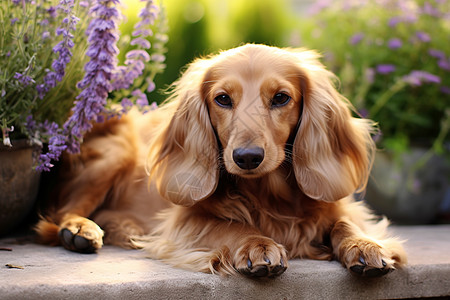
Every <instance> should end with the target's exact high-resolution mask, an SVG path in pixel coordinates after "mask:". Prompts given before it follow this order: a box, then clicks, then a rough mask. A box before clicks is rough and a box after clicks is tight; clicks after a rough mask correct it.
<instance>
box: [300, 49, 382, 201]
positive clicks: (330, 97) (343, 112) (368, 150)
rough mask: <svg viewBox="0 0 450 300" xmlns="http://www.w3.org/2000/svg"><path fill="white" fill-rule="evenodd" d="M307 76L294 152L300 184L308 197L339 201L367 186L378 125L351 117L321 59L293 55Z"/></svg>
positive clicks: (348, 105) (332, 76)
mask: <svg viewBox="0 0 450 300" xmlns="http://www.w3.org/2000/svg"><path fill="white" fill-rule="evenodd" d="M294 54H295V56H296V58H297V59H298V61H297V62H298V68H299V70H300V72H301V73H302V75H301V78H302V81H303V82H302V85H303V87H302V90H303V91H302V93H303V101H304V103H303V113H302V119H301V124H300V125H299V128H298V131H297V133H296V137H295V140H294V147H293V168H294V172H295V176H296V179H297V183H298V185H299V187H300V188H301V189H302V191H303V192H304V193H305V194H306V195H307V196H309V197H311V198H313V199H317V200H322V201H327V202H331V201H336V200H339V199H341V198H344V197H346V196H348V195H351V194H352V193H354V192H356V191H361V190H363V189H364V188H365V186H366V184H367V179H368V176H369V173H370V168H371V166H372V157H373V155H372V154H373V151H374V149H375V145H374V142H373V140H372V138H371V132H372V131H373V123H372V122H371V121H369V120H363V119H357V118H354V117H352V115H351V107H352V106H351V104H350V103H349V102H348V100H347V99H345V98H344V97H343V96H342V95H340V94H339V93H338V92H337V91H336V89H335V88H334V85H333V81H332V80H333V79H335V76H334V75H333V74H332V73H331V72H329V71H327V70H325V68H324V67H323V65H322V64H321V63H320V62H319V61H318V55H317V54H315V53H314V52H311V51H301V50H297V51H294Z"/></svg>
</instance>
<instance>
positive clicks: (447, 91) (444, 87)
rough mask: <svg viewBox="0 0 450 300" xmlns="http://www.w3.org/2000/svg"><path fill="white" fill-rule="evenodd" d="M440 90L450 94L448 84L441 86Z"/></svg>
mask: <svg viewBox="0 0 450 300" xmlns="http://www.w3.org/2000/svg"><path fill="white" fill-rule="evenodd" d="M439 90H440V91H441V92H442V93H444V94H446V95H450V87H448V86H441V88H440V89H439Z"/></svg>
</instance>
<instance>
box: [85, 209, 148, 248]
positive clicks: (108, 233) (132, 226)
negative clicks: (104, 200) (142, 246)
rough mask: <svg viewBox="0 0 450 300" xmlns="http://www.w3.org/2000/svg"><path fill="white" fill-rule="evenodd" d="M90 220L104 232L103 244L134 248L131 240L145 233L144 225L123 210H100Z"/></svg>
mask: <svg viewBox="0 0 450 300" xmlns="http://www.w3.org/2000/svg"><path fill="white" fill-rule="evenodd" d="M92 219H93V220H94V221H95V223H97V224H98V225H99V226H101V228H103V230H104V231H105V236H104V242H105V244H109V245H116V246H120V247H122V248H136V246H135V245H134V244H133V243H132V242H131V238H132V237H135V236H141V235H144V234H145V233H146V230H145V225H144V224H142V223H141V222H140V221H139V220H137V219H136V218H135V217H134V216H133V214H132V213H131V214H130V213H127V212H126V211H123V210H117V211H115V210H102V211H100V212H98V213H97V214H95V215H94V216H93V218H92Z"/></svg>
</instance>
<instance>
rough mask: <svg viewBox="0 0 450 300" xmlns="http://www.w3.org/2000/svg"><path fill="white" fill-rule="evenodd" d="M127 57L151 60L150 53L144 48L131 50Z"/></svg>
mask: <svg viewBox="0 0 450 300" xmlns="http://www.w3.org/2000/svg"><path fill="white" fill-rule="evenodd" d="M125 57H126V58H127V59H139V60H143V61H145V62H148V61H149V60H150V55H148V53H147V51H144V50H131V51H129V52H128V53H127V54H126V56H125Z"/></svg>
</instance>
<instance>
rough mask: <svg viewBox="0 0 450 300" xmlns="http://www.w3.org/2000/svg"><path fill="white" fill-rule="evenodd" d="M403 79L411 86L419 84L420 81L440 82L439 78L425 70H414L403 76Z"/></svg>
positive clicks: (420, 83)
mask: <svg viewBox="0 0 450 300" xmlns="http://www.w3.org/2000/svg"><path fill="white" fill-rule="evenodd" d="M403 81H405V82H406V83H408V84H410V85H413V86H420V85H422V83H441V78H440V77H439V76H436V75H433V74H431V73H428V72H425V71H417V70H415V71H412V72H411V73H409V74H408V75H406V76H403Z"/></svg>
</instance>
